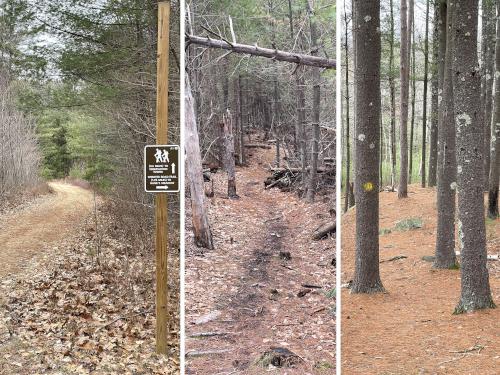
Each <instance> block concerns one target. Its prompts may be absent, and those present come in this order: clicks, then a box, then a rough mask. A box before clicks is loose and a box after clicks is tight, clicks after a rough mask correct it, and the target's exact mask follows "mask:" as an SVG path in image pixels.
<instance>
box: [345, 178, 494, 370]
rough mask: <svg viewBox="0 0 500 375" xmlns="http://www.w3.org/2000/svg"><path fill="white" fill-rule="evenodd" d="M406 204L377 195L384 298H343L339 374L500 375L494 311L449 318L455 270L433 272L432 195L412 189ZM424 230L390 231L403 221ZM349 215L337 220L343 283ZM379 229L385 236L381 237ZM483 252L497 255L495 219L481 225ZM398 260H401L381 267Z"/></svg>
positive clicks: (350, 239) (349, 263)
mask: <svg viewBox="0 0 500 375" xmlns="http://www.w3.org/2000/svg"><path fill="white" fill-rule="evenodd" d="M409 191H410V192H409V198H408V199H403V200H398V198H397V194H395V193H388V192H383V193H381V194H380V229H381V230H382V232H388V230H391V232H390V233H385V234H381V235H380V259H381V261H383V262H382V263H381V265H380V271H381V277H382V282H383V284H384V287H385V288H386V290H387V291H388V293H387V294H379V295H352V294H350V293H349V291H348V290H347V289H343V291H342V337H343V339H342V373H343V374H347V375H353V374H363V375H365V374H387V375H389V374H401V375H403V374H404V375H406V374H474V375H475V374H484V375H493V374H498V369H499V368H500V326H499V323H498V322H499V321H500V309H498V308H497V309H494V310H485V311H480V312H477V313H474V314H465V315H459V316H456V315H452V313H453V310H454V307H455V306H456V304H457V302H458V299H459V296H460V271H459V270H435V269H433V268H432V263H431V262H429V261H425V260H423V259H422V257H424V256H432V255H433V254H434V246H435V235H436V198H435V197H436V192H435V190H434V189H422V188H420V187H417V186H415V185H413V186H410V189H409ZM408 218H421V219H422V221H423V226H422V228H419V229H414V230H411V231H398V230H394V226H395V224H396V223H397V222H398V221H400V220H403V219H408ZM354 230H355V211H354V210H351V211H349V212H348V213H347V214H345V215H344V216H343V217H342V253H343V254H342V280H343V283H346V282H348V281H349V280H351V279H352V275H353V270H354V259H355V254H354V252H355V236H354ZM384 230H385V231H384ZM487 240H488V251H489V253H490V254H498V252H499V250H500V220H496V221H491V220H488V221H487ZM398 255H405V256H407V258H406V259H400V260H395V261H387V260H389V259H390V258H392V257H395V256H398ZM488 266H489V267H488V268H489V272H490V284H491V288H492V294H493V299H494V300H495V301H496V303H497V304H499V303H500V264H499V262H498V261H496V262H494V261H490V262H488Z"/></svg>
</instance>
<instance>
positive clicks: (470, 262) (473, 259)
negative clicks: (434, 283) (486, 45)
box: [453, 0, 494, 313]
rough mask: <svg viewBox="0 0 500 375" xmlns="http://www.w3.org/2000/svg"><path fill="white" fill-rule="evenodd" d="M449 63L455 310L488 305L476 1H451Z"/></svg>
mask: <svg viewBox="0 0 500 375" xmlns="http://www.w3.org/2000/svg"><path fill="white" fill-rule="evenodd" d="M456 7H457V12H456V19H455V22H456V25H458V27H457V28H455V30H454V34H455V35H454V37H455V43H456V45H457V46H460V48H457V49H456V50H455V63H454V64H453V70H454V71H453V76H454V77H455V79H454V93H455V122H456V129H457V163H458V167H457V177H458V178H457V183H458V228H459V238H460V245H461V296H460V301H459V303H458V305H457V307H456V308H455V313H462V312H467V311H474V310H477V309H483V308H489V307H493V306H494V304H493V299H492V297H491V291H490V284H489V276H488V268H487V265H486V262H487V256H486V255H487V254H486V228H485V218H484V196H483V190H484V180H483V178H482V177H483V176H484V164H483V162H484V161H483V159H484V155H483V154H484V147H483V145H484V143H483V142H484V126H483V125H484V124H483V123H482V122H481V116H480V112H481V111H480V106H481V103H480V88H481V81H480V77H479V74H477V73H478V72H477V67H478V59H477V24H478V0H458V1H456Z"/></svg>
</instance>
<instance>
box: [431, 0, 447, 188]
mask: <svg viewBox="0 0 500 375" xmlns="http://www.w3.org/2000/svg"><path fill="white" fill-rule="evenodd" d="M432 44H433V45H432V49H433V51H432V52H433V62H432V65H433V69H432V109H431V112H432V115H431V134H430V145H429V186H430V187H432V186H436V184H437V165H438V159H439V156H438V131H439V130H438V122H439V106H440V101H441V100H440V97H441V95H442V93H443V80H444V55H445V53H446V0H436V2H435V5H434V36H433V42H432Z"/></svg>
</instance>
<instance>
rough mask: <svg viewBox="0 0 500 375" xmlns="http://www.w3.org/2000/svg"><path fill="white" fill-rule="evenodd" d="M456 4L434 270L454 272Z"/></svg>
mask: <svg viewBox="0 0 500 375" xmlns="http://www.w3.org/2000/svg"><path fill="white" fill-rule="evenodd" d="M453 13H454V6H453V3H450V5H448V6H447V20H446V24H447V28H448V33H447V40H446V54H445V61H444V82H443V99H442V100H441V105H440V108H439V129H438V138H439V145H438V147H439V154H440V156H441V157H440V163H439V165H438V181H437V215H438V217H437V232H436V251H435V254H436V258H435V260H434V267H435V268H452V267H454V266H455V264H456V257H455V189H456V185H457V184H456V181H457V179H456V178H457V172H456V171H457V163H456V156H455V116H454V106H453V99H454V96H453V67H452V63H453V56H454V41H453V36H454V35H453V32H452V30H453V27H454V22H453V21H454V20H453Z"/></svg>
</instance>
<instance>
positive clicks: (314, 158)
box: [306, 0, 321, 203]
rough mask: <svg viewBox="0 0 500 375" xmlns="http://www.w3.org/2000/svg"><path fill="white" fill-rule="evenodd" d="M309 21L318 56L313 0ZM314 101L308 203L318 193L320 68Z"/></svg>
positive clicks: (314, 88) (314, 54)
mask: <svg viewBox="0 0 500 375" xmlns="http://www.w3.org/2000/svg"><path fill="white" fill-rule="evenodd" d="M308 11H309V22H310V25H311V47H312V52H311V55H312V56H316V55H317V53H318V50H319V46H318V45H317V43H318V40H317V39H318V36H317V30H316V20H315V19H314V9H313V6H312V0H308ZM312 79H313V103H312V130H313V136H312V142H311V143H312V152H311V169H310V171H309V181H308V182H309V183H308V188H307V194H306V201H307V202H308V203H312V202H314V197H315V195H316V178H317V175H318V172H317V171H318V152H319V137H320V132H319V115H320V81H321V76H320V72H319V68H314V69H313V78H312Z"/></svg>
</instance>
